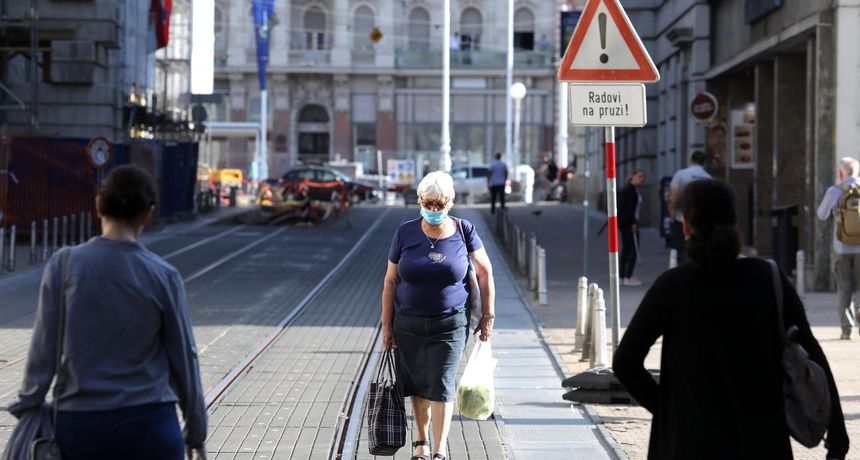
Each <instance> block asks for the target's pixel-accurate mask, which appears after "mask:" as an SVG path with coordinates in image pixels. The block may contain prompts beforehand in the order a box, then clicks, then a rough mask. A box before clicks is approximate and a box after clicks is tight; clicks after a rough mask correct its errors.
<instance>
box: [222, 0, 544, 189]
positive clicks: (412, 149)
mask: <svg viewBox="0 0 860 460" xmlns="http://www.w3.org/2000/svg"><path fill="white" fill-rule="evenodd" d="M499 6H500V2H496V1H492V0H453V1H452V2H451V24H452V26H451V31H452V39H453V41H454V43H455V45H454V46H452V50H451V58H452V72H451V76H452V80H451V138H452V150H453V156H454V161H455V163H456V162H464V161H469V162H473V163H483V162H486V161H487V160H488V159H489V158H490V157H491V155H492V153H494V152H497V151H504V149H505V148H504V146H505V115H506V110H505V97H506V93H507V91H506V86H507V82H506V79H505V63H506V60H505V54H506V49H507V15H508V13H507V8H506V7H504V5H502V7H501V8H500V7H499ZM441 7H442V1H441V0H405V1H394V0H289V1H278V2H276V5H275V13H276V16H277V24H276V25H275V26H274V28H273V29H272V32H271V48H270V56H269V68H268V83H267V84H268V89H269V104H268V106H269V110H270V114H269V115H270V116H269V118H268V119H269V120H270V123H269V127H268V130H269V135H268V142H269V148H268V151H269V152H270V155H269V171H270V175H272V176H277V175H280V174H281V173H283V172H284V171H285V170H286V169H287V168H289V167H290V166H291V165H295V164H299V163H306V164H307V163H313V164H321V163H324V162H328V161H333V160H336V159H347V160H354V161H358V162H362V163H364V164H365V166H366V168H365V169H367V170H375V169H376V152H377V151H382V152H383V154H384V155H385V157H386V158H406V157H413V156H415V155H422V156H423V157H424V158H425V160H426V161H428V162H429V163H432V164H435V163H434V162H433V160H432V157H433V156H434V155H438V154H439V148H440V132H441V122H442V49H443V48H442V47H443V46H446V45H445V44H446V40H444V37H443V36H442V34H443V27H442V22H443V17H442V11H441ZM558 8H559V4H558V3H556V2H542V1H534V0H518V1H516V2H515V24H516V26H515V33H514V39H515V43H516V47H517V51H516V55H515V73H514V75H515V80H517V81H523V82H524V83H525V84H526V86H527V88H528V95H527V96H526V99H525V101H524V106H523V122H522V133H523V142H522V144H523V149H522V152H523V155H524V158H530V159H536V158H537V157H538V155H539V154H540V153H541V152H546V151H552V150H554V149H555V142H556V138H555V137H556V136H555V131H554V125H555V119H556V116H557V114H556V113H555V110H556V97H557V94H556V93H557V89H556V88H557V87H556V84H555V64H556V60H557V54H558V51H557V50H558V41H559V39H558V30H559V29H558ZM215 20H216V25H215V29H216V69H215V79H216V80H215V91H216V92H218V93H221V94H223V96H224V98H223V102H222V103H221V104H219V105H217V106H215V107H212V108H211V110H210V113H214V114H215V117H210V119H218V120H223V121H257V120H259V118H260V116H259V110H260V91H259V85H258V81H257V68H256V61H255V43H254V37H253V27H252V17H251V11H250V6H249V4H246V3H243V2H227V1H217V2H216V12H215ZM374 29H378V30H379V32H381V38H380V39H379V40H378V42H374V41H373V40H372V39H371V32H372V31H373V30H374ZM454 34H456V35H454ZM213 139H214V142H213V145H211V149H212V151H213V152H214V157H215V158H217V159H218V160H217V163H218V164H219V165H220V166H231V167H240V168H244V167H247V165H248V164H250V162H251V160H252V157H253V152H254V149H255V147H254V139H253V138H245V137H239V138H235V137H226V136H225V137H220V138H219V136H218V134H217V133H215V136H214V138H213Z"/></svg>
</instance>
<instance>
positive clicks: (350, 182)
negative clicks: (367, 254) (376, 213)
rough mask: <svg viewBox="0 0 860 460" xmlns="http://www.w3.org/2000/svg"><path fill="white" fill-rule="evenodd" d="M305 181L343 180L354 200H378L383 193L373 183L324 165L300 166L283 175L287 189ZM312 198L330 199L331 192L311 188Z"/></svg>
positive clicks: (284, 185) (282, 181)
mask: <svg viewBox="0 0 860 460" xmlns="http://www.w3.org/2000/svg"><path fill="white" fill-rule="evenodd" d="M304 181H309V182H315V183H333V182H337V181H341V182H343V183H344V185H345V186H346V189H347V193H349V195H350V197H351V199H352V201H353V202H359V201H363V200H373V201H376V200H378V199H379V198H380V197H381V193H380V192H379V191H378V190H377V189H376V187H374V186H373V185H371V184H366V183H364V182H359V181H356V180H354V179H352V178H350V177H349V176H347V175H345V174H343V173H341V172H340V171H336V170H334V169H330V168H322V167H298V168H294V169H291V170H289V171H287V172H286V173H285V174H284V175H283V176H281V185H282V186H283V187H284V188H285V189H286V190H295V189H296V188H297V187H298V185H299V184H300V183H302V182H304ZM311 199H313V200H320V201H329V200H330V199H331V195H330V192H328V191H327V190H326V189H324V188H311Z"/></svg>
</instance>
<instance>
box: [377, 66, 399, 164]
mask: <svg viewBox="0 0 860 460" xmlns="http://www.w3.org/2000/svg"><path fill="white" fill-rule="evenodd" d="M376 84H377V86H378V90H377V91H378V93H377V96H376V98H377V103H378V111H377V113H376V148H377V149H378V150H382V151H383V152H384V151H391V150H395V149H396V148H397V130H396V126H397V125H396V123H395V120H394V79H393V78H391V76H389V75H382V76H379V77H377V79H376Z"/></svg>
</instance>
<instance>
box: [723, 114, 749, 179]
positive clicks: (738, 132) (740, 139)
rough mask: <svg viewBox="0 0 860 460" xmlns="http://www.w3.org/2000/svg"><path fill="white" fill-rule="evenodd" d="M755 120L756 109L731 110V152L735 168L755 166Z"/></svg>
mask: <svg viewBox="0 0 860 460" xmlns="http://www.w3.org/2000/svg"><path fill="white" fill-rule="evenodd" d="M755 121H756V113H755V111H754V110H732V112H731V118H730V119H729V123H730V124H729V129H730V130H731V131H730V133H731V134H730V136H729V152H730V153H731V158H732V163H731V164H732V168H734V169H752V168H754V167H755V142H754V140H755Z"/></svg>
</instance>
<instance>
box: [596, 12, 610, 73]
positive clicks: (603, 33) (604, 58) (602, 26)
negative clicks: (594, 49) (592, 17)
mask: <svg viewBox="0 0 860 460" xmlns="http://www.w3.org/2000/svg"><path fill="white" fill-rule="evenodd" d="M597 23H598V25H599V26H600V49H602V50H604V51H605V50H606V13H600V14H598V15H597ZM600 62H601V63H602V64H606V63H607V62H609V56H608V55H607V54H606V53H603V54H601V55H600Z"/></svg>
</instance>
